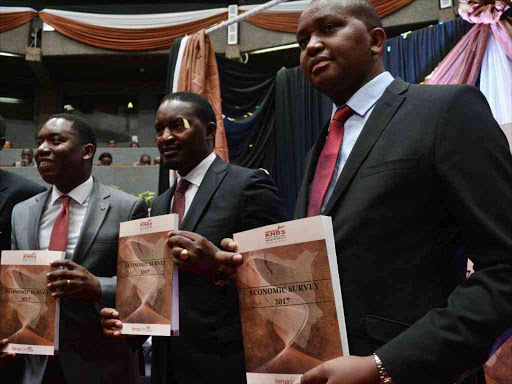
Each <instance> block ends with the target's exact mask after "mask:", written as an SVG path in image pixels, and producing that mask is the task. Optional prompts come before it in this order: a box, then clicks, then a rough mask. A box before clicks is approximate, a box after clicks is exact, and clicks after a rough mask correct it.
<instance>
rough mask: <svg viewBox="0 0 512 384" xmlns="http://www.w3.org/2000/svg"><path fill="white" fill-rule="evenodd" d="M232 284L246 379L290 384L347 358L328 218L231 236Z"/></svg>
mask: <svg viewBox="0 0 512 384" xmlns="http://www.w3.org/2000/svg"><path fill="white" fill-rule="evenodd" d="M234 240H235V242H236V243H237V244H238V250H239V252H240V253H241V254H242V256H243V264H242V265H241V266H240V267H239V268H238V270H237V274H236V277H235V279H236V281H237V286H238V297H239V304H240V317H241V322H242V332H243V341H244V350H245V364H246V370H247V383H248V384H266V383H268V384H275V383H281V384H292V383H293V382H294V381H295V380H299V379H300V377H301V376H302V374H304V373H305V372H307V371H309V370H310V369H312V368H314V367H316V366H318V365H320V364H321V363H323V362H325V361H327V360H331V359H334V358H336V357H339V356H346V355H348V353H349V352H348V342H347V332H346V327H345V317H344V313H343V302H342V298H341V288H340V279H339V274H338V265H337V260H336V249H335V245H334V234H333V230H332V221H331V218H330V217H327V216H316V217H309V218H306V219H301V220H294V221H288V222H285V223H280V224H274V225H269V226H265V227H261V228H257V229H253V230H250V231H245V232H241V233H236V234H235V235H234Z"/></svg>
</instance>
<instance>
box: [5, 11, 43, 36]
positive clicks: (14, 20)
mask: <svg viewBox="0 0 512 384" xmlns="http://www.w3.org/2000/svg"><path fill="white" fill-rule="evenodd" d="M34 17H36V13H35V12H12V13H0V32H6V31H9V30H11V29H14V28H17V27H19V26H20V25H23V24H25V23H28V22H29V21H30V20H32V19H33V18H34Z"/></svg>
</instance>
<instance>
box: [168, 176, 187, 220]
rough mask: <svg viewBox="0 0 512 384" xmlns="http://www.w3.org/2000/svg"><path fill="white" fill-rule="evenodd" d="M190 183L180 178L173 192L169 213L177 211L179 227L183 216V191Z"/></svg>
mask: <svg viewBox="0 0 512 384" xmlns="http://www.w3.org/2000/svg"><path fill="white" fill-rule="evenodd" d="M189 185H190V181H188V180H185V179H184V178H182V179H181V180H180V182H179V183H178V187H177V188H176V191H175V192H174V200H173V201H172V211H171V213H177V214H178V216H179V226H180V227H181V222H182V221H183V216H185V192H186V191H187V189H188V186H189Z"/></svg>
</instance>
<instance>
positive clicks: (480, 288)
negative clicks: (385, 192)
mask: <svg viewBox="0 0 512 384" xmlns="http://www.w3.org/2000/svg"><path fill="white" fill-rule="evenodd" d="M456 89H457V91H456V92H454V94H453V95H452V97H451V99H447V102H446V104H445V110H444V111H443V113H442V114H441V119H440V121H439V123H438V128H437V129H438V132H437V142H436V148H435V153H434V155H433V156H434V159H433V160H434V166H435V169H434V172H435V173H436V175H437V176H438V179H439V181H440V183H439V184H440V190H441V194H440V196H441V201H440V202H439V203H440V204H445V205H446V206H447V207H448V209H449V211H450V213H451V214H453V216H454V217H455V219H456V221H457V224H458V225H459V226H460V228H461V231H462V235H463V237H464V240H465V245H466V249H465V251H466V253H467V255H468V257H469V258H470V259H471V260H472V261H473V262H474V263H475V270H476V273H474V274H473V275H472V276H471V277H470V278H469V279H468V280H466V281H464V282H463V283H461V284H460V285H459V286H458V287H457V288H456V289H455V290H454V291H453V292H452V294H451V295H450V296H449V298H448V302H447V306H446V307H445V308H439V309H435V310H432V311H430V312H429V313H427V314H426V315H425V316H424V317H423V318H421V319H420V320H419V321H418V322H416V323H415V324H414V325H412V326H411V327H410V328H409V329H408V330H406V331H405V332H403V333H402V334H401V335H399V336H398V337H396V338H395V339H393V340H391V341H390V342H388V343H387V344H386V345H384V346H383V347H382V348H380V349H379V350H377V351H376V354H377V355H378V356H379V357H380V358H381V360H382V361H383V363H384V365H385V366H386V368H387V369H388V371H389V372H390V374H391V377H392V378H393V379H394V380H395V381H396V383H397V384H401V383H450V382H452V383H453V382H454V379H455V378H456V377H457V376H458V375H460V374H461V373H463V372H464V370H466V369H467V368H468V367H474V368H476V367H478V366H481V365H482V364H483V363H484V362H485V361H486V360H487V358H488V355H489V351H490V349H491V346H492V344H493V343H494V341H495V339H496V338H497V337H498V336H499V335H500V334H501V333H502V332H503V331H504V330H505V329H506V328H507V327H510V326H511V324H512V323H511V319H512V224H511V223H512V222H511V218H512V156H511V153H510V149H509V146H508V143H507V141H506V138H505V136H504V134H503V132H502V131H501V129H500V128H499V126H498V125H497V123H496V121H495V120H494V118H493V116H492V114H491V111H490V109H489V107H488V105H487V101H486V100H485V98H484V97H483V95H482V94H481V93H480V92H479V91H477V90H476V88H473V87H469V86H464V87H456ZM434 256H435V253H434V250H433V257H434ZM447 263H448V261H447ZM411 278H412V279H413V278H414V276H411ZM382 284H386V282H385V281H383V282H382ZM425 294H427V295H428V292H425Z"/></svg>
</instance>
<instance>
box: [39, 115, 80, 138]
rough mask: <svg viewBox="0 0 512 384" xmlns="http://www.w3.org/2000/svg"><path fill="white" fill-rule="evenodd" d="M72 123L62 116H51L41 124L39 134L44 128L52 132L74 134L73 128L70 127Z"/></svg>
mask: <svg viewBox="0 0 512 384" xmlns="http://www.w3.org/2000/svg"><path fill="white" fill-rule="evenodd" d="M72 125H73V124H72V122H71V121H69V120H66V119H64V118H62V117H54V118H51V119H50V120H48V121H47V122H46V123H45V124H44V125H43V127H42V128H41V131H40V132H39V134H40V135H41V133H44V132H43V130H45V129H46V130H49V131H51V133H52V134H54V133H66V132H69V133H72V134H75V131H74V130H73V129H71V127H72Z"/></svg>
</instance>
